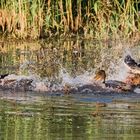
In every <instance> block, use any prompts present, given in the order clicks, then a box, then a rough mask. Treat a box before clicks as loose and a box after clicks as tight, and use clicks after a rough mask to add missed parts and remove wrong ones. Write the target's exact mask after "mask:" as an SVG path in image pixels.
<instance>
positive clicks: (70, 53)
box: [0, 40, 140, 82]
mask: <svg viewBox="0 0 140 140" xmlns="http://www.w3.org/2000/svg"><path fill="white" fill-rule="evenodd" d="M139 49H140V46H139V45H137V46H135V47H130V45H128V44H125V43H121V42H119V41H116V42H104V43H102V42H97V41H89V40H85V41H81V40H76V41H73V40H68V41H62V40H57V41H56V42H55V41H53V42H49V43H48V42H35V43H13V44H7V43H5V44H4V45H2V46H1V49H0V67H1V72H0V73H7V72H9V73H12V74H13V73H16V74H24V75H31V74H34V75H36V76H39V77H40V78H43V79H45V78H47V80H49V81H53V82H54V81H55V82H62V79H63V78H64V77H66V76H67V77H68V76H69V77H68V78H75V77H77V76H79V75H80V76H81V75H82V76H83V75H84V76H89V75H91V74H93V73H94V72H95V70H97V69H99V68H102V69H105V70H106V71H107V74H108V78H113V79H123V78H124V76H125V75H126V69H125V66H124V64H123V59H124V56H126V55H127V54H131V55H132V56H133V57H134V58H135V59H136V60H139V59H140V57H139V56H140V51H139ZM84 78H85V77H82V80H84ZM65 79H66V78H65ZM80 80H81V79H80Z"/></svg>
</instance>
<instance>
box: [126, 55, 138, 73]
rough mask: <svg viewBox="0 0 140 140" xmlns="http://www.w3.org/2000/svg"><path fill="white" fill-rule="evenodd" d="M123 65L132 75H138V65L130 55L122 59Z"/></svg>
mask: <svg viewBox="0 0 140 140" xmlns="http://www.w3.org/2000/svg"><path fill="white" fill-rule="evenodd" d="M124 64H125V66H126V67H127V68H128V69H129V71H130V72H131V73H133V74H140V64H138V63H137V62H136V61H135V60H134V59H133V58H132V57H131V56H130V55H126V56H125V58H124Z"/></svg>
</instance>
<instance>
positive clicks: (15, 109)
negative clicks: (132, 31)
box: [0, 40, 140, 140]
mask: <svg viewBox="0 0 140 140" xmlns="http://www.w3.org/2000/svg"><path fill="white" fill-rule="evenodd" d="M0 47H1V48H0V68H1V71H0V73H1V74H4V73H10V74H18V75H23V74H24V75H34V76H35V77H37V78H38V79H39V80H45V81H51V82H53V83H56V84H58V83H63V82H66V83H73V84H77V83H86V82H87V79H88V78H89V77H90V76H91V75H93V73H94V72H95V71H96V70H97V69H99V68H102V69H105V70H106V71H107V74H108V75H107V76H108V79H119V80H120V79H124V78H125V76H126V74H127V69H126V68H125V66H124V64H123V59H124V56H125V55H126V54H131V55H132V56H133V57H134V58H135V59H136V60H137V61H139V60H140V51H139V50H140V45H137V46H135V47H131V45H128V44H125V43H121V42H118V41H116V42H104V43H102V42H98V41H89V40H85V41H81V40H76V41H74V40H68V41H62V40H57V41H53V42H35V43H34V42H33V43H32V42H31V43H12V44H7V43H5V44H3V43H2V45H1V46H0ZM0 139H20V140H22V139H35V140H43V139H44V140H72V139H76V140H90V139H91V140H93V139H95V140H101V139H107V140H108V139H110V140H113V139H119V140H120V139H125V140H139V139H140V94H134V95H132V94H128V95H120V94H118V95H115V94H113V95H110V96H108V95H105V94H103V95H101V96H100V95H99V94H98V95H94V94H87V95H85V94H76V95H75V94H73V95H72V94H71V95H63V94H62V93H55V94H49V93H48V95H46V94H45V93H44V94H43V93H37V92H36V93H33V92H31V93H28V92H27V93H24V92H22V93H14V92H13V93H10V91H6V92H3V91H0Z"/></svg>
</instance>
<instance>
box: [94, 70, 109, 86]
mask: <svg viewBox="0 0 140 140" xmlns="http://www.w3.org/2000/svg"><path fill="white" fill-rule="evenodd" d="M105 79H106V73H105V71H104V70H99V71H97V72H96V73H95V77H94V80H96V81H101V82H103V83H105Z"/></svg>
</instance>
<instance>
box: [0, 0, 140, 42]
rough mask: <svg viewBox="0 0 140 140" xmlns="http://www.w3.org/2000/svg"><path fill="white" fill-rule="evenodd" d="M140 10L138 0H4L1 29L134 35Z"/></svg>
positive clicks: (41, 34) (39, 34)
mask: <svg viewBox="0 0 140 140" xmlns="http://www.w3.org/2000/svg"><path fill="white" fill-rule="evenodd" d="M139 11H140V2H139V1H138V0H114V1H112V0H102V1H101V0H86V1H85V0H32V1H30V0H13V1H12V0H9V1H4V0H1V1H0V32H1V35H2V36H4V37H5V36H9V35H10V36H12V37H16V38H32V39H36V38H45V37H52V36H61V37H67V36H69V37H70V36H73V35H79V36H83V37H84V38H98V39H99V38H100V39H108V38H120V37H123V38H131V37H137V35H138V34H139V31H140V16H139V14H140V12H139Z"/></svg>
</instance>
